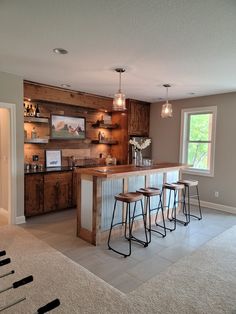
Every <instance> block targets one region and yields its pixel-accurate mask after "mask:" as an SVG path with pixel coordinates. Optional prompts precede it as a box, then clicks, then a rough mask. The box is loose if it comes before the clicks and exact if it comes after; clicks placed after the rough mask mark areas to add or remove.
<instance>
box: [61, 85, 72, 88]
mask: <svg viewBox="0 0 236 314" xmlns="http://www.w3.org/2000/svg"><path fill="white" fill-rule="evenodd" d="M61 87H63V88H70V85H69V84H61Z"/></svg>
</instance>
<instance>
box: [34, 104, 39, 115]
mask: <svg viewBox="0 0 236 314" xmlns="http://www.w3.org/2000/svg"><path fill="white" fill-rule="evenodd" d="M35 117H37V118H39V117H40V111H39V106H38V104H37V105H36V108H35Z"/></svg>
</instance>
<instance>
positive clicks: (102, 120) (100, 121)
mask: <svg viewBox="0 0 236 314" xmlns="http://www.w3.org/2000/svg"><path fill="white" fill-rule="evenodd" d="M99 123H101V124H104V119H103V115H101V119H100V120H99Z"/></svg>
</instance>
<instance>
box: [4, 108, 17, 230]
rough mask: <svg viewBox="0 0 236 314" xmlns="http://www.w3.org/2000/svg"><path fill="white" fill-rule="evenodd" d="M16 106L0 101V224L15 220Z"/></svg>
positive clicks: (10, 222) (12, 222)
mask: <svg viewBox="0 0 236 314" xmlns="http://www.w3.org/2000/svg"><path fill="white" fill-rule="evenodd" d="M15 121H16V108H15V105H14V104H5V103H1V102H0V226H2V225H6V224H14V223H15V222H16V131H15V130H16V122H15Z"/></svg>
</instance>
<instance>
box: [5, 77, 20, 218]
mask: <svg viewBox="0 0 236 314" xmlns="http://www.w3.org/2000/svg"><path fill="white" fill-rule="evenodd" d="M0 102H3V103H4V102H6V103H11V104H16V134H17V144H16V145H17V147H16V149H17V169H16V176H17V213H16V216H18V217H19V216H23V215H24V114H23V79H22V78H21V77H18V76H16V75H12V74H8V73H3V72H0Z"/></svg>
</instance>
